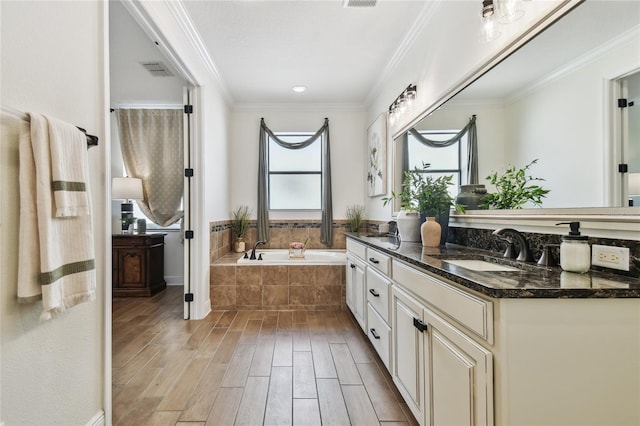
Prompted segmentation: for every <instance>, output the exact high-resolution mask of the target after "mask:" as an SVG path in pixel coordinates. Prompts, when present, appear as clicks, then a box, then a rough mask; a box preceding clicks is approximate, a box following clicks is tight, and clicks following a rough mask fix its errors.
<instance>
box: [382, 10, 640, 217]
mask: <svg viewBox="0 0 640 426" xmlns="http://www.w3.org/2000/svg"><path fill="white" fill-rule="evenodd" d="M639 46H640V2H637V1H616V2H608V1H586V2H583V3H582V4H580V5H578V6H576V7H575V8H574V9H572V10H571V11H570V12H568V13H567V14H566V15H565V16H563V17H562V18H560V19H559V20H558V21H556V22H555V23H554V24H553V25H551V26H550V27H549V28H547V29H546V30H545V31H543V32H542V33H540V34H539V35H538V36H536V37H535V38H534V39H533V40H531V41H529V42H528V43H527V44H525V45H524V46H522V47H521V48H520V49H518V50H517V51H515V52H514V53H513V54H512V55H510V56H509V57H508V58H506V59H505V60H504V61H502V62H501V63H499V64H498V65H497V66H495V67H494V68H492V69H491V70H489V71H488V72H487V73H486V74H484V75H483V76H481V77H480V78H479V79H477V80H476V81H474V82H472V83H471V84H470V85H468V86H467V87H466V88H465V89H463V90H462V91H460V92H459V93H457V94H455V96H453V97H451V98H450V99H449V100H448V101H447V102H445V103H444V104H443V105H442V106H440V107H439V108H437V109H435V110H434V111H433V112H432V113H430V114H429V115H427V116H426V117H424V118H422V119H420V120H419V121H417V122H416V123H415V124H414V125H413V126H412V127H413V128H414V129H416V130H418V131H419V132H424V133H432V134H437V135H440V134H444V135H446V134H447V132H449V133H451V132H455V131H457V130H460V129H462V128H463V127H464V126H465V125H466V124H467V123H468V121H469V119H470V117H472V116H473V115H475V116H476V117H477V118H476V120H477V122H476V125H477V141H478V177H479V183H484V184H486V185H487V189H488V190H489V191H492V190H493V187H492V186H491V185H490V184H489V183H488V182H487V180H486V179H485V178H486V176H488V175H489V174H490V173H491V172H493V171H498V172H502V171H504V169H505V168H506V167H508V166H516V167H523V166H525V165H526V164H528V163H530V162H531V161H532V160H534V159H537V160H538V161H537V163H536V164H535V165H534V166H532V168H531V169H530V172H531V174H532V175H534V176H537V177H540V178H543V179H545V181H544V182H543V186H544V187H545V188H547V189H550V190H551V192H550V193H549V194H548V196H547V197H546V198H545V199H544V203H543V205H542V207H544V208H576V207H580V208H583V207H621V206H627V205H628V202H629V200H630V199H632V200H633V201H635V205H636V206H638V205H640V194H638V193H635V192H634V191H636V190H635V189H634V183H633V182H632V180H633V179H634V177H637V178H638V179H639V180H640V48H639ZM618 97H624V98H626V99H627V100H628V105H630V106H629V107H627V108H624V109H620V108H618V107H617V105H616V104H614V103H617V98H618ZM403 136H404V135H401V136H399V137H398V138H396V140H395V141H394V157H393V158H394V167H393V179H392V185H393V189H394V191H396V192H398V191H399V190H400V185H401V182H402V176H403V173H402V167H401V164H402V146H403V145H404V144H403V143H400V141H401V140H402V139H403ZM437 137H446V136H437ZM460 153H461V157H462V160H461V161H462V170H463V172H462V173H461V177H460V178H461V182H460V183H462V184H465V183H467V182H466V181H465V180H466V173H464V169H465V165H464V164H465V162H466V151H465V148H464V146H462V147H461V149H460ZM622 162H624V163H627V164H628V168H629V169H628V171H629V173H626V174H620V173H617V168H618V163H622ZM614 168H615V170H614ZM630 176H631V178H629V177H630ZM455 191H456V192H457V188H456V189H455ZM638 192H640V191H638ZM394 207H395V208H394V210H397V209H398V208H399V206H394ZM525 207H527V206H525ZM528 207H533V206H528Z"/></svg>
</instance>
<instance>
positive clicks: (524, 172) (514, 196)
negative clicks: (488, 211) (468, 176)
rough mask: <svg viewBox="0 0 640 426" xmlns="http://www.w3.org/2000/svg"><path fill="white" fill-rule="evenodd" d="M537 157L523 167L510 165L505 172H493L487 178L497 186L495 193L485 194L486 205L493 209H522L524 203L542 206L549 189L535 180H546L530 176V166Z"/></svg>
mask: <svg viewBox="0 0 640 426" xmlns="http://www.w3.org/2000/svg"><path fill="white" fill-rule="evenodd" d="M537 162H538V159H537V158H536V159H535V160H533V161H532V162H530V163H529V164H527V165H526V166H524V167H523V168H521V169H516V168H515V167H514V166H512V167H509V168H508V169H507V170H506V171H505V172H504V173H503V174H501V175H498V173H497V172H495V171H494V172H493V173H492V174H490V175H489V176H487V179H488V180H489V182H490V183H491V184H492V185H494V186H495V187H496V192H495V193H489V194H487V195H485V198H484V206H485V207H486V208H493V209H521V208H522V206H523V205H524V204H526V203H527V202H530V203H531V204H533V205H535V206H538V207H542V199H543V198H544V197H546V196H547V194H548V193H549V192H551V191H550V190H549V189H544V188H543V187H542V186H540V185H537V184H531V182H535V181H544V179H542V178H538V177H533V176H530V175H529V174H528V173H529V168H530V167H531V166H533V165H534V164H536V163H537Z"/></svg>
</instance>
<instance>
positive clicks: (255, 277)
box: [210, 253, 346, 310]
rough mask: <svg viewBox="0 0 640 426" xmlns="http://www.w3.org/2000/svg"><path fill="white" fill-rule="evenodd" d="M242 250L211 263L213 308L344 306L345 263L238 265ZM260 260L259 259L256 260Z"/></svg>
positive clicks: (266, 308)
mask: <svg viewBox="0 0 640 426" xmlns="http://www.w3.org/2000/svg"><path fill="white" fill-rule="evenodd" d="M240 256H242V254H241V253H229V254H227V255H225V256H222V257H221V258H219V259H218V260H216V261H215V262H214V263H212V264H211V271H210V272H211V273H210V276H211V283H210V292H211V309H213V310H219V309H264V310H275V309H296V310H342V309H345V307H346V306H345V300H346V299H345V266H344V264H341V265H312V266H309V265H263V264H259V263H256V264H248V265H238V264H237V263H236V262H237V260H238V258H239V257H240ZM256 262H257V261H256Z"/></svg>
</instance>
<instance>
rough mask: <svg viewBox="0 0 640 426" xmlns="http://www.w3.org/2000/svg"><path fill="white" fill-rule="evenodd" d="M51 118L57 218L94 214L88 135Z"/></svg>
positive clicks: (52, 172) (50, 127)
mask: <svg viewBox="0 0 640 426" xmlns="http://www.w3.org/2000/svg"><path fill="white" fill-rule="evenodd" d="M47 121H48V122H49V143H50V146H51V179H52V182H51V188H52V190H53V194H54V202H55V207H56V210H55V212H56V217H66V216H86V215H88V214H89V213H90V212H89V197H88V196H87V182H88V176H89V172H88V164H87V160H86V158H87V138H86V136H85V135H84V134H82V133H81V132H80V131H79V130H78V129H77V128H76V127H74V126H71V125H70V124H67V123H65V122H63V121H60V120H57V119H55V118H51V117H47Z"/></svg>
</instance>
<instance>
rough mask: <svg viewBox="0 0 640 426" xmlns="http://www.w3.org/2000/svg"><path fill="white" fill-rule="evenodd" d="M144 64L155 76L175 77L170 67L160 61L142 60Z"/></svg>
mask: <svg viewBox="0 0 640 426" xmlns="http://www.w3.org/2000/svg"><path fill="white" fill-rule="evenodd" d="M142 66H143V67H144V68H145V69H146V70H147V71H149V72H150V73H151V75H152V76H154V77H173V74H172V73H171V71H169V68H167V66H166V65H165V64H163V63H162V62H160V61H154V62H142Z"/></svg>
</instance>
